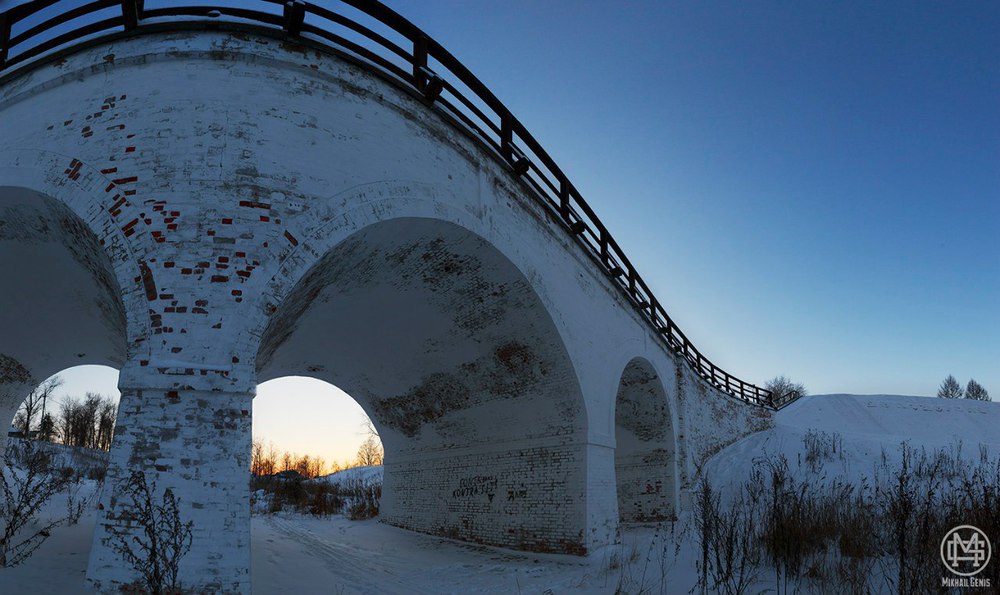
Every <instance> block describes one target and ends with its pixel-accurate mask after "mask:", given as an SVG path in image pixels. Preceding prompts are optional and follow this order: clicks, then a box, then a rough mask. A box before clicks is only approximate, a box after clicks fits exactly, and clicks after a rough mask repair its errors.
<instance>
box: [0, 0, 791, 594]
mask: <svg viewBox="0 0 1000 595" xmlns="http://www.w3.org/2000/svg"><path fill="white" fill-rule="evenodd" d="M245 5H246V6H247V8H241V9H234V8H225V7H219V8H210V7H198V6H188V7H178V6H177V5H176V3H175V4H174V5H173V8H160V9H152V8H149V9H147V8H144V7H143V5H142V3H141V2H136V1H134V0H126V1H125V2H118V1H117V0H115V1H107V0H104V1H95V2H90V3H87V4H85V5H83V6H82V7H81V6H80V3H74V4H73V5H72V6H73V7H74V8H73V9H72V10H70V9H62V10H60V3H59V2H56V1H55V0H42V1H40V2H35V3H31V4H27V5H21V6H19V7H14V8H10V9H9V10H8V11H7V12H5V13H2V14H0V67H2V68H3V70H2V71H0V75H2V78H0V139H2V142H0V267H2V270H3V272H4V274H3V279H4V281H3V283H2V285H0V414H2V415H0V417H3V416H4V415H5V416H6V418H5V419H8V420H9V419H10V418H11V417H12V416H13V413H14V411H15V409H16V407H17V406H18V404H19V403H20V401H21V400H22V399H23V398H24V396H25V395H26V394H27V393H28V392H29V391H30V389H31V388H32V387H33V384H34V383H36V382H38V381H39V380H40V379H44V378H46V377H47V376H49V375H50V374H53V373H56V372H58V371H60V370H62V369H64V368H66V367H70V366H73V365H78V364H83V363H89V364H104V365H109V366H113V367H116V368H119V369H120V370H121V380H120V389H121V392H122V400H121V406H120V412H119V424H118V428H117V431H116V434H115V438H114V445H113V448H112V453H111V467H110V470H109V474H108V480H107V482H106V484H105V489H104V492H103V495H102V498H101V504H102V507H103V512H102V513H101V514H102V515H103V516H102V517H101V519H100V521H99V523H98V526H97V529H96V530H95V535H94V542H93V550H92V553H91V559H90V565H89V569H88V579H89V580H90V581H91V584H92V586H94V587H96V588H97V589H98V590H101V591H113V590H117V589H118V588H119V587H120V586H121V585H122V584H124V583H128V582H130V581H132V580H133V579H134V578H135V577H134V576H133V575H132V573H131V571H130V570H129V569H127V568H125V567H123V564H122V562H121V560H120V558H119V557H118V556H117V555H116V554H115V553H114V551H113V550H112V547H111V544H112V541H113V540H114V539H117V538H119V537H118V536H120V535H122V534H126V535H127V534H128V532H129V531H135V528H134V527H132V526H130V525H129V522H128V515H127V514H123V512H124V508H123V507H124V504H123V502H121V501H119V499H118V498H117V497H116V494H117V493H118V492H117V490H119V489H120V486H121V484H122V483H123V482H124V481H125V479H126V478H127V476H128V474H129V473H130V472H131V471H133V470H142V471H144V472H145V473H146V474H147V476H148V477H151V478H153V479H155V481H156V483H157V485H158V486H159V487H160V488H161V489H162V488H163V487H167V486H170V487H173V488H174V489H175V490H176V491H177V492H178V493H179V494H180V495H181V507H182V508H181V513H182V516H183V517H184V518H185V519H190V520H193V521H194V539H193V547H192V548H191V551H190V552H189V554H188V555H187V556H186V557H185V558H184V559H183V560H182V563H181V580H182V582H183V584H184V585H185V586H186V587H188V588H192V589H194V590H199V591H200V590H205V591H225V592H248V591H249V588H250V587H249V586H250V552H249V548H250V543H249V541H250V529H249V527H250V510H249V500H248V499H249V494H248V490H247V470H248V468H249V460H248V459H249V452H250V427H251V425H250V419H251V411H252V400H253V396H254V392H255V387H256V385H257V384H258V383H259V382H262V381H264V380H267V379H270V378H275V377H279V376H285V375H293V374H294V375H303V376H311V377H315V378H319V379H322V380H326V381H329V382H331V383H333V384H335V385H337V386H339V387H341V388H343V389H344V390H346V391H347V392H348V393H349V394H351V395H352V396H353V397H354V398H355V399H357V400H358V402H359V403H360V404H361V405H362V406H363V408H364V409H365V410H366V412H367V413H368V414H369V416H370V417H371V419H372V420H373V422H374V423H375V425H376V426H377V427H378V429H379V430H380V433H381V436H382V437H383V441H384V445H385V449H386V466H385V486H384V496H383V504H382V508H383V511H384V512H383V519H384V520H385V521H386V522H389V523H392V524H394V525H398V526H400V527H405V528H408V529H412V530H416V531H423V532H427V533H433V534H439V535H445V536H450V537H456V538H459V539H464V540H469V541H474V542H479V543H484V544H492V545H498V546H504V547H511V548H521V549H529V550H535V551H549V552H565V553H573V554H585V553H587V552H588V551H591V550H593V549H594V548H597V547H600V546H602V545H605V544H608V543H612V542H614V540H615V538H616V532H617V529H618V526H619V523H621V522H629V521H638V520H658V519H664V518H670V517H671V516H672V515H673V514H675V512H677V511H678V510H679V509H681V508H683V507H685V506H687V505H688V504H687V503H688V502H689V490H690V488H691V485H692V481H693V479H694V478H695V476H696V474H697V469H698V467H699V465H700V463H702V462H703V461H704V460H705V459H706V458H707V457H708V456H710V455H711V454H712V453H713V452H715V451H716V450H718V449H719V448H721V447H722V446H724V445H725V444H727V443H730V442H732V441H734V440H736V439H738V438H739V437H741V436H743V435H745V434H747V433H749V432H752V431H754V430H756V429H760V428H761V427H763V426H765V425H766V424H767V423H769V420H770V412H771V410H772V409H773V408H774V407H775V406H776V405H777V404H779V403H777V402H776V400H775V399H774V398H772V395H770V394H769V393H767V392H766V391H764V390H763V389H760V388H758V387H756V386H753V385H752V384H749V383H746V382H744V381H742V380H740V379H738V378H735V377H733V376H731V375H730V374H728V373H727V372H725V371H723V370H721V369H719V368H717V367H716V366H714V365H713V364H712V363H711V362H710V361H709V360H707V359H706V358H705V357H704V356H703V355H702V354H701V353H700V352H699V351H698V350H697V349H696V348H695V347H694V346H693V345H692V344H691V342H690V341H689V340H688V339H687V338H686V336H685V335H684V334H683V333H682V332H681V331H680V330H679V329H678V328H677V327H676V325H675V324H674V323H673V321H672V320H671V319H670V318H669V316H667V314H666V312H665V311H664V310H663V307H662V306H661V305H660V303H659V302H658V301H657V300H656V298H655V296H653V295H652V293H651V292H650V291H649V289H648V287H647V286H646V284H645V283H644V282H643V280H642V278H641V277H640V276H639V274H638V272H637V271H636V270H635V269H634V268H633V267H632V266H631V264H630V263H629V261H628V259H627V257H626V256H625V255H624V254H623V253H622V251H621V250H620V248H619V247H618V245H617V243H616V242H615V241H614V239H613V237H612V236H611V235H610V234H609V233H608V231H607V230H606V229H605V227H604V226H603V224H602V223H601V222H600V221H599V219H598V218H597V216H596V215H595V214H594V213H593V211H592V210H591V209H590V208H589V207H588V206H587V204H586V202H585V201H584V200H583V199H582V197H581V196H580V194H579V193H578V191H577V190H576V189H575V188H574V187H573V185H572V184H571V183H570V181H569V180H567V179H566V177H565V175H564V174H563V173H562V172H561V170H560V169H559V168H558V166H557V165H556V164H555V163H554V161H553V160H552V159H551V157H549V156H548V154H547V153H545V151H544V149H542V147H541V146H540V145H539V144H538V143H537V142H536V141H535V140H534V138H533V137H532V136H531V135H530V134H529V133H528V132H527V131H526V130H525V129H524V127H523V126H521V124H520V123H519V122H518V121H517V119H516V118H515V117H514V116H513V115H512V114H511V113H510V112H509V111H508V110H507V109H506V108H505V107H504V106H503V104H502V103H500V102H499V101H498V100H497V99H496V97H495V96H494V95H493V94H492V93H491V92H490V91H489V90H487V89H486V88H485V87H483V86H482V84H481V83H480V82H479V81H478V80H477V79H476V78H475V77H474V76H473V75H472V74H471V73H469V72H468V70H467V69H465V67H463V66H462V65H461V63H460V62H458V61H457V60H456V59H455V58H454V57H452V56H451V54H449V53H448V52H447V51H446V50H444V48H442V47H440V46H439V45H438V44H436V43H435V42H434V41H433V40H430V39H428V38H427V36H426V35H424V34H423V33H422V32H421V31H420V30H419V29H418V28H416V27H415V26H414V25H412V24H410V23H409V22H407V21H405V20H404V19H403V18H402V17H400V16H399V15H397V14H396V13H394V12H392V11H391V10H389V9H387V8H385V7H384V6H382V5H380V4H377V3H374V2H368V1H361V0H345V1H344V2H341V3H338V7H339V8H338V9H337V10H334V9H328V8H321V7H319V6H316V5H312V4H307V3H301V2H288V3H284V4H283V3H281V2H263V1H262V2H248V3H246V4H245ZM352 40H353V41H352ZM359 40H360V41H359ZM0 440H5V437H0ZM0 445H2V443H0Z"/></svg>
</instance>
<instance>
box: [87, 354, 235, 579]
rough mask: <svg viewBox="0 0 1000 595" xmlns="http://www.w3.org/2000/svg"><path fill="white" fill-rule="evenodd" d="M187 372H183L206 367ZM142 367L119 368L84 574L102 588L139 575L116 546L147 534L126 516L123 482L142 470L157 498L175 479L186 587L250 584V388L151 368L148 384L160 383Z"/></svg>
mask: <svg viewBox="0 0 1000 595" xmlns="http://www.w3.org/2000/svg"><path fill="white" fill-rule="evenodd" d="M161 371H162V370H161ZM187 373H188V374H192V375H191V376H189V377H188V379H189V381H193V380H196V379H199V378H200V377H203V376H204V374H205V373H204V372H200V371H197V370H193V371H191V370H188V371H187ZM199 375H200V376H199ZM126 376H129V378H126ZM143 376H144V375H143V374H142V373H139V374H136V373H128V374H127V373H126V371H123V374H122V377H123V380H122V386H121V387H120V388H121V390H122V399H121V407H120V408H119V413H118V426H117V428H116V430H115V437H114V443H113V446H112V449H111V463H110V466H109V469H108V476H107V479H106V481H105V484H104V490H103V492H102V494H101V500H100V502H101V506H102V507H103V510H102V512H101V515H102V516H101V517H100V519H99V521H98V524H97V527H96V528H95V529H94V542H93V548H92V550H91V555H90V565H89V567H88V569H87V580H88V581H89V583H90V585H91V586H92V587H93V588H94V589H96V590H97V591H99V592H118V591H119V590H120V587H121V586H122V585H125V584H128V583H130V582H133V581H135V580H140V579H141V577H140V575H139V573H138V572H137V571H136V570H135V569H133V568H132V567H131V566H130V565H129V564H127V563H126V562H124V561H123V557H122V555H121V554H120V553H119V552H116V551H115V549H114V544H115V543H120V542H121V540H122V539H128V540H129V543H131V544H132V545H133V547H134V546H135V543H134V541H133V537H134V536H139V537H140V538H145V535H144V534H143V532H142V529H141V528H136V526H135V523H134V522H132V521H130V520H129V518H128V517H129V512H130V510H131V503H132V498H131V497H127V496H124V495H123V491H122V490H123V488H124V486H125V484H126V482H127V481H128V480H129V477H130V476H131V475H132V473H134V472H136V471H141V472H143V473H144V474H145V477H146V480H147V482H148V483H149V484H152V483H154V482H155V486H156V490H155V493H154V502H155V503H157V504H162V503H163V494H164V490H165V489H166V488H170V489H172V490H173V492H174V494H175V495H176V496H177V498H178V499H179V510H180V518H181V521H182V522H184V523H186V522H188V521H191V522H192V523H193V529H192V537H193V539H192V545H191V549H190V551H189V552H188V553H187V554H186V555H185V556H184V557H183V558H182V559H181V561H180V564H179V582H180V584H181V587H182V589H183V590H184V591H185V592H211V593H249V592H250V501H249V489H248V481H249V473H250V472H249V469H250V442H251V424H250V419H251V417H250V412H251V400H252V398H253V395H252V394H251V393H249V392H223V391H222V390H219V388H218V387H215V388H214V390H213V389H211V388H208V385H207V384H206V389H205V390H196V389H193V388H190V387H189V386H190V382H189V383H188V384H185V385H184V386H188V387H189V388H163V387H164V386H170V384H171V383H169V382H164V380H165V379H167V378H166V377H165V376H164V375H162V374H158V373H157V372H153V371H152V370H150V372H146V373H145V377H146V379H147V380H148V381H149V382H148V383H146V385H147V386H154V387H157V386H158V387H160V388H142V387H141V386H142V385H143V382H142V381H143ZM174 378H176V377H174ZM173 384H174V385H175V386H176V385H177V384H179V383H173Z"/></svg>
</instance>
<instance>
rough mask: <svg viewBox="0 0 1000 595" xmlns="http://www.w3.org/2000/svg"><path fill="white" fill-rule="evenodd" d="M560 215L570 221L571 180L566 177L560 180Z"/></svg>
mask: <svg viewBox="0 0 1000 595" xmlns="http://www.w3.org/2000/svg"><path fill="white" fill-rule="evenodd" d="M559 214H560V215H562V218H563V219H564V220H569V180H567V179H566V176H565V175H564V176H562V177H561V178H559Z"/></svg>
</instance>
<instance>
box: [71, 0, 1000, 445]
mask: <svg viewBox="0 0 1000 595" xmlns="http://www.w3.org/2000/svg"><path fill="white" fill-rule="evenodd" d="M387 3H388V4H389V5H390V6H391V7H393V8H394V9H396V10H397V11H399V12H400V13H402V14H403V15H404V16H405V17H407V18H409V19H410V20H412V21H413V22H414V23H416V24H417V25H418V26H420V27H422V28H423V29H424V30H425V31H427V32H428V33H429V34H430V35H431V36H433V37H435V38H436V39H437V40H438V41H440V42H441V43H442V44H443V45H444V46H445V47H447V48H448V49H449V50H450V51H451V52H452V53H453V54H454V55H455V56H457V57H458V58H459V59H460V60H462V61H463V62H464V63H465V64H466V65H467V66H468V67H469V68H470V69H471V70H472V71H473V72H474V73H475V74H476V75H477V76H478V77H479V78H480V79H481V80H482V81H483V82H485V83H486V84H487V85H488V86H489V87H490V88H491V89H492V90H493V92H494V93H495V94H496V95H497V96H498V97H499V98H500V99H501V100H502V101H504V102H505V103H506V104H507V106H508V107H510V108H511V110H512V111H513V112H514V113H515V114H516V115H517V117H518V118H519V119H521V121H522V122H523V123H524V124H525V125H527V127H528V128H529V130H531V131H532V133H533V134H534V136H535V137H536V138H537V139H538V140H539V141H541V143H542V144H543V145H544V146H545V147H546V148H547V150H548V151H549V153H550V154H551V155H552V156H553V157H555V159H556V160H557V162H558V163H559V164H560V165H561V167H562V168H563V169H564V170H565V171H566V172H567V173H568V174H569V176H570V178H571V179H572V180H573V181H574V183H575V185H576V186H577V188H578V189H580V191H581V192H582V193H583V195H584V196H585V197H586V198H587V200H588V201H589V202H590V203H591V204H592V205H593V206H594V208H595V210H596V211H597V212H598V214H599V215H600V216H601V218H602V219H603V220H604V222H605V223H606V224H607V226H608V227H609V228H610V229H611V231H612V232H613V233H614V235H615V236H616V238H617V239H618V241H619V243H620V244H622V245H623V246H624V247H625V249H626V251H627V252H628V253H629V255H630V257H631V258H632V260H633V262H634V263H635V264H636V265H637V266H638V268H639V270H640V272H641V273H642V274H643V276H644V277H645V279H646V280H647V282H648V283H649V284H650V285H651V286H652V287H653V288H654V291H655V292H656V294H657V295H658V297H659V298H660V300H661V302H662V303H664V304H665V306H666V308H667V310H668V312H670V313H671V315H672V316H673V317H674V319H675V320H676V321H677V322H678V324H679V325H680V326H681V328H682V329H683V330H684V331H685V332H686V333H687V334H688V336H689V337H690V338H691V339H692V340H693V341H694V342H695V343H696V344H697V345H698V347H699V348H700V349H701V350H702V351H703V352H704V353H705V354H706V355H707V356H708V357H709V358H711V359H712V360H714V361H715V362H716V363H718V364H719V365H721V366H722V367H724V368H726V369H727V370H729V371H730V372H732V373H734V374H736V375H738V376H741V377H743V378H745V379H747V380H749V381H752V382H757V383H762V382H763V381H765V380H766V379H767V378H770V377H772V376H774V375H777V374H786V375H789V376H791V377H792V378H794V379H796V380H798V381H801V382H803V383H804V384H805V385H806V387H807V388H808V389H809V391H810V392H813V393H826V392H853V393H900V394H923V395H931V394H934V392H935V391H936V389H937V386H938V385H939V384H940V382H941V380H942V379H943V378H944V377H945V376H946V375H947V374H949V373H952V374H955V376H956V377H958V379H959V380H960V381H961V382H962V383H963V384H964V383H965V382H966V381H967V380H968V379H969V378H970V377H974V378H976V379H977V380H978V381H980V382H981V383H982V384H984V385H985V386H986V388H987V389H989V390H990V391H991V392H992V393H993V395H994V398H995V399H1000V365H998V362H1000V308H998V305H1000V239H998V238H1000V235H998V231H1000V68H998V64H1000V35H997V33H996V32H997V31H1000V4H997V3H993V2H948V3H945V2H927V1H918V2H879V3H872V2H837V3H821V2H812V1H807V2H753V3H736V2H731V3H730V2H726V3H723V2H683V3H682V2H662V1H658V2H611V1H602V2H596V1H580V0H574V1H572V2H568V1H565V2H564V1H557V0H546V1H544V2H537V1H527V0H508V1H505V2H502V3H498V2H487V1H457V0H456V1H442V0H431V1H428V0H390V1H389V2H387ZM81 392H82V391H81ZM306 392H309V391H306ZM265 393H266V391H265V390H262V395H263V394H265ZM316 398H317V399H319V398H321V397H316ZM262 402H263V400H261V403H262ZM351 424H352V425H351V427H352V428H354V427H355V426H356V424H355V423H354V421H353V418H352V422H351Z"/></svg>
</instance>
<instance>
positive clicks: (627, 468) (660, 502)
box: [615, 358, 677, 523]
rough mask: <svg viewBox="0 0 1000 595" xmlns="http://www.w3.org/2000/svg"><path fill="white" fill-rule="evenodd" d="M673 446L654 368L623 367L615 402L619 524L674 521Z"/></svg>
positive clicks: (639, 362)
mask: <svg viewBox="0 0 1000 595" xmlns="http://www.w3.org/2000/svg"><path fill="white" fill-rule="evenodd" d="M676 475H677V457H676V440H675V435H674V428H673V421H672V418H671V413H670V404H669V401H668V399H667V393H666V390H665V389H664V387H663V382H662V381H661V380H660V377H659V375H658V374H657V373H656V370H655V369H654V368H653V365H652V364H651V363H650V362H649V361H647V360H646V359H643V358H635V359H633V360H632V361H630V362H629V363H628V365H627V366H625V370H624V372H622V376H621V380H620V382H619V383H618V394H617V396H616V398H615V483H616V486H617V491H618V514H619V519H620V520H621V522H623V523H631V522H648V521H663V520H669V519H673V518H676V516H675V515H676V510H677V491H676V485H677V482H676Z"/></svg>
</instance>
